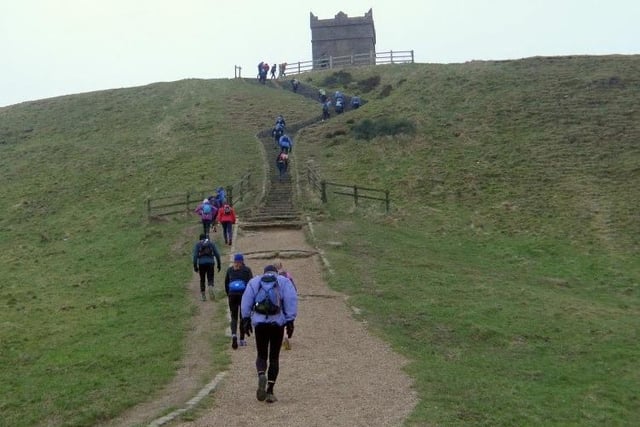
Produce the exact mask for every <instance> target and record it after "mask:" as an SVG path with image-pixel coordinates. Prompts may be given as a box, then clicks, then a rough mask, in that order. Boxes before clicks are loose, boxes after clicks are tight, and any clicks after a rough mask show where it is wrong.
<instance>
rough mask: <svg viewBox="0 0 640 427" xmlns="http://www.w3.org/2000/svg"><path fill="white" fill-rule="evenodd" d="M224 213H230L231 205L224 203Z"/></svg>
mask: <svg viewBox="0 0 640 427" xmlns="http://www.w3.org/2000/svg"><path fill="white" fill-rule="evenodd" d="M224 213H226V214H230V213H231V206H229V205H225V207H224Z"/></svg>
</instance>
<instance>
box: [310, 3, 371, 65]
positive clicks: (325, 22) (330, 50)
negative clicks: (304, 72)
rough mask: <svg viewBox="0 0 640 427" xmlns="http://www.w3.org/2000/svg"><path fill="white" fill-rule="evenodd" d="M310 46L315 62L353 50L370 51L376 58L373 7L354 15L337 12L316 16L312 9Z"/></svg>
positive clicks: (353, 52)
mask: <svg viewBox="0 0 640 427" xmlns="http://www.w3.org/2000/svg"><path fill="white" fill-rule="evenodd" d="M311 47H312V56H313V62H314V64H318V63H321V61H322V60H324V59H327V58H329V57H340V56H349V55H354V54H370V55H373V57H374V58H375V51H376V29H375V27H374V26H373V10H372V9H369V12H367V13H365V15H364V16H358V17H354V18H349V17H348V16H347V15H346V14H345V13H343V12H339V13H338V14H337V15H336V16H335V18H333V19H318V17H317V16H315V15H314V14H313V13H311Z"/></svg>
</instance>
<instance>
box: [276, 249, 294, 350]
mask: <svg viewBox="0 0 640 427" xmlns="http://www.w3.org/2000/svg"><path fill="white" fill-rule="evenodd" d="M273 266H274V267H275V268H276V270H278V274H279V275H280V276H284V277H286V278H287V279H289V280H291V284H292V285H293V289H295V290H296V294H297V292H298V287H297V286H296V282H295V281H294V280H293V276H291V273H289V272H288V271H287V270H285V269H284V266H283V265H282V261H280V260H276V262H274V263H273ZM290 338H291V337H288V336H285V337H284V340H283V341H282V346H283V347H284V349H285V350H291V342H290V341H289V339H290Z"/></svg>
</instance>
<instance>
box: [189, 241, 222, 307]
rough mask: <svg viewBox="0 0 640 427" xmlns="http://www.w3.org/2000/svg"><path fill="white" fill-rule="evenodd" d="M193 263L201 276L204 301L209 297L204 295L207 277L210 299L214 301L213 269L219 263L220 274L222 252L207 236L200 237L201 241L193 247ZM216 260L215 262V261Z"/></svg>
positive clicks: (201, 291)
mask: <svg viewBox="0 0 640 427" xmlns="http://www.w3.org/2000/svg"><path fill="white" fill-rule="evenodd" d="M191 258H192V261H193V271H195V272H196V273H199V274H200V295H201V298H202V301H206V300H207V297H206V295H205V293H204V279H205V277H206V279H207V283H208V285H209V297H210V298H211V299H212V300H214V299H215V294H214V293H213V267H214V265H215V261H217V262H218V273H219V272H220V252H218V248H217V247H216V245H215V243H213V242H212V241H211V240H209V236H207V235H206V234H201V235H200V240H198V242H196V244H195V245H194V246H193V253H192V255H191ZM214 258H215V261H214Z"/></svg>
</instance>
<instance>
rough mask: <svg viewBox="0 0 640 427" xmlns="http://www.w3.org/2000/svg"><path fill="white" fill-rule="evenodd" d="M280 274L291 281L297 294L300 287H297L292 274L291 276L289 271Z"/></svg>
mask: <svg viewBox="0 0 640 427" xmlns="http://www.w3.org/2000/svg"><path fill="white" fill-rule="evenodd" d="M278 274H279V275H281V276H283V277H286V278H287V279H289V280H290V281H291V284H292V285H293V289H295V290H296V292H298V287H297V286H296V282H294V281H293V277H292V276H291V274H289V272H288V271H284V270H283V271H281V272H280V273H278Z"/></svg>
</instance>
